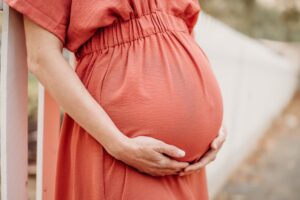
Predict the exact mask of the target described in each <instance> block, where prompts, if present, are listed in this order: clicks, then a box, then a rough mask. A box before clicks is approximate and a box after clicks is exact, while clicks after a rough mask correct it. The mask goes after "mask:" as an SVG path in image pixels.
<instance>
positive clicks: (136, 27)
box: [75, 11, 189, 58]
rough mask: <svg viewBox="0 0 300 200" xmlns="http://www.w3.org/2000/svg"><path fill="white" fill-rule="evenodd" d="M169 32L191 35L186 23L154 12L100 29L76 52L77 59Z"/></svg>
mask: <svg viewBox="0 0 300 200" xmlns="http://www.w3.org/2000/svg"><path fill="white" fill-rule="evenodd" d="M167 31H173V32H185V33H189V31H188V27H187V25H186V23H185V21H184V20H183V19H182V18H180V17H177V16H175V15H170V14H168V13H165V12H163V11H154V12H151V13H148V14H144V15H141V16H139V17H132V18H130V19H129V20H126V21H121V20H117V21H116V22H115V23H113V24H111V25H109V26H106V27H101V28H99V29H98V30H97V31H96V32H95V34H94V35H93V36H92V37H91V38H90V39H89V40H88V41H86V42H85V43H84V44H83V45H81V46H80V47H79V48H78V50H77V51H76V52H75V56H76V57H77V58H79V57H82V56H84V55H86V54H89V53H92V52H95V51H102V50H104V49H107V48H112V47H115V46H119V45H123V44H126V43H130V42H132V41H136V40H138V39H142V38H146V37H149V36H151V35H154V34H157V33H163V32H167Z"/></svg>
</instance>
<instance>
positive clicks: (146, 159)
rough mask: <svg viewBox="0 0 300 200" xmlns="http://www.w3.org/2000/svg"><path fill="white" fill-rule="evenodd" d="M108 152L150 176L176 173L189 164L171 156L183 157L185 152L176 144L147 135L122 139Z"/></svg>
mask: <svg viewBox="0 0 300 200" xmlns="http://www.w3.org/2000/svg"><path fill="white" fill-rule="evenodd" d="M108 152H110V154H111V155H112V156H113V157H114V158H116V159H118V160H121V161H122V162H124V163H126V164H128V165H130V166H132V167H134V168H135V169H137V170H138V171H140V172H142V173H146V174H149V175H152V176H165V175H174V174H177V175H178V173H179V172H180V171H181V170H182V169H184V168H185V167H187V166H188V165H189V163H188V162H179V161H176V160H174V159H172V158H171V157H178V158H179V157H183V156H184V155H185V152H184V151H183V150H181V149H179V148H178V147H176V146H173V145H170V144H166V143H164V142H163V141H161V140H158V139H155V138H153V137H148V136H137V137H133V138H128V137H126V139H124V140H122V142H121V144H119V146H118V148H113V149H111V150H109V151H108Z"/></svg>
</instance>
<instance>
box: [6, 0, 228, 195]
mask: <svg viewBox="0 0 300 200" xmlns="http://www.w3.org/2000/svg"><path fill="white" fill-rule="evenodd" d="M5 1H6V2H7V3H8V4H9V5H10V6H11V7H13V8H15V9H16V10H18V11H19V12H21V13H23V14H24V15H27V16H28V17H30V18H31V19H32V20H34V21H35V22H36V23H38V24H39V25H40V26H42V27H43V28H45V29H47V30H48V31H50V32H52V33H53V34H55V35H56V36H57V37H58V38H59V39H60V40H61V41H62V42H63V44H64V47H65V48H67V49H69V50H70V51H72V52H74V53H75V55H76V60H77V64H76V68H75V70H76V73H77V75H78V76H79V77H80V79H81V80H82V82H83V83H84V85H85V86H86V88H87V89H88V91H89V93H90V94H91V95H92V96H93V98H95V99H96V100H97V102H99V104H101V106H102V107H103V108H104V109H105V111H106V112H107V113H108V114H109V116H110V117H111V118H112V120H113V121H114V123H115V124H116V125H117V127H118V128H119V129H120V130H121V131H122V132H123V133H124V134H126V135H127V136H128V137H135V136H139V135H145V136H150V137H154V138H157V139H160V140H162V141H164V142H166V143H168V144H173V145H176V146H178V147H180V148H182V149H184V150H185V151H186V156H185V157H183V158H180V159H177V160H183V161H189V162H194V161H196V160H198V159H199V158H200V157H201V156H202V155H203V154H204V153H205V152H206V151H207V150H208V148H209V145H210V143H211V142H212V140H213V139H214V138H215V137H216V136H217V134H218V131H219V128H220V126H221V123H222V117H223V105H222V96H221V91H220V88H219V86H218V83H217V80H216V78H215V76H214V73H213V71H212V69H211V66H210V63H209V61H208V58H207V57H206V55H205V53H204V52H203V51H202V49H201V48H200V46H199V45H198V44H197V43H196V41H195V40H194V38H193V36H192V33H193V29H194V26H195V23H196V21H197V19H198V16H199V13H200V10H201V8H200V5H199V3H198V0H97V1H96V0H73V1H71V0H5ZM62 84H63V83H62ZM55 189H56V190H55V199H56V200H207V199H208V198H209V197H208V188H207V179H206V172H205V167H204V168H203V169H202V170H201V171H200V172H199V173H193V174H191V175H187V176H177V175H172V176H163V177H153V176H150V175H147V174H144V173H140V172H138V171H137V170H136V169H134V168H132V167H130V166H128V165H126V164H124V163H123V162H121V161H119V160H116V159H114V158H113V157H112V156H110V155H109V154H108V153H107V152H106V151H105V149H104V148H103V147H102V146H101V144H100V143H99V142H97V141H96V140H95V139H94V138H93V137H92V136H91V135H90V134H89V133H88V132H86V131H85V130H84V129H83V128H82V127H80V126H79V125H78V124H77V123H76V122H75V121H74V120H73V119H72V118H71V117H70V116H69V115H67V114H66V113H65V114H64V118H63V123H62V127H61V132H60V141H59V151H58V160H57V175H56V185H55Z"/></svg>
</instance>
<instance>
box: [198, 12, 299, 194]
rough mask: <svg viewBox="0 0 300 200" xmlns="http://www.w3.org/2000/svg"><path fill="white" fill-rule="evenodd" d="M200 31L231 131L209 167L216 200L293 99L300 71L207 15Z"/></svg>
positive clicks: (202, 43) (211, 187)
mask: <svg viewBox="0 0 300 200" xmlns="http://www.w3.org/2000/svg"><path fill="white" fill-rule="evenodd" d="M195 29H196V30H195V35H196V39H197V41H198V43H199V45H200V46H201V47H202V48H203V49H204V51H205V52H206V54H207V56H208V57H209V59H210V62H211V64H212V67H213V70H214V71H215V74H216V76H217V79H218V80H219V84H220V86H221V90H222V93H223V98H224V118H225V124H226V125H227V128H228V130H229V135H228V137H227V140H226V142H225V143H224V146H223V147H222V149H221V151H220V152H219V154H218V155H217V159H216V160H215V161H214V162H212V163H210V164H209V165H208V166H207V172H208V181H209V192H210V196H211V198H213V197H214V196H215V194H216V193H217V192H218V191H219V190H220V188H221V186H222V185H223V184H224V183H225V181H226V179H227V178H228V176H229V175H231V174H232V172H233V170H235V169H236V167H237V165H238V164H239V163H240V162H241V161H242V159H244V158H245V157H246V156H247V155H248V154H249V153H250V152H251V150H252V149H253V147H254V145H255V144H256V142H257V141H258V139H259V138H260V137H261V136H262V134H264V132H265V130H266V128H268V126H269V125H270V123H271V121H272V120H273V119H274V117H275V116H277V115H278V114H279V113H280V112H281V111H282V109H283V108H284V107H285V106H286V104H287V103H288V102H289V100H290V99H291V97H292V96H293V94H294V92H295V90H296V88H297V81H298V66H297V65H296V63H291V62H289V61H288V60H287V59H286V58H285V57H283V56H281V55H279V54H277V53H275V52H274V51H272V50H271V49H268V48H267V47H265V46H264V45H263V44H261V43H259V42H258V41H255V40H253V39H250V38H248V37H246V36H244V35H242V34H240V33H238V32H236V31H234V30H233V29H231V28H229V27H228V26H226V25H224V24H223V23H221V22H219V21H217V20H215V19H213V18H212V17H209V16H207V15H206V14H205V13H203V12H202V13H201V15H200V17H199V21H198V24H197V25H196V28H195Z"/></svg>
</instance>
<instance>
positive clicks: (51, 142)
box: [36, 83, 60, 200]
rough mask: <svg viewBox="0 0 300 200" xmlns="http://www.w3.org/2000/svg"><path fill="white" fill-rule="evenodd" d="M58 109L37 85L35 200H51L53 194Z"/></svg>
mask: <svg viewBox="0 0 300 200" xmlns="http://www.w3.org/2000/svg"><path fill="white" fill-rule="evenodd" d="M59 129H60V109H59V106H58V105H57V104H56V102H55V101H54V99H53V98H52V97H51V96H50V95H49V93H48V92H47V91H46V90H45V88H44V87H43V86H42V85H41V84H40V83H39V99H38V131H37V134H38V136H37V145H38V146H37V147H38V148H37V185H36V186H37V189H36V199H37V200H52V199H54V194H55V176H56V161H57V150H58V142H59Z"/></svg>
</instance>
